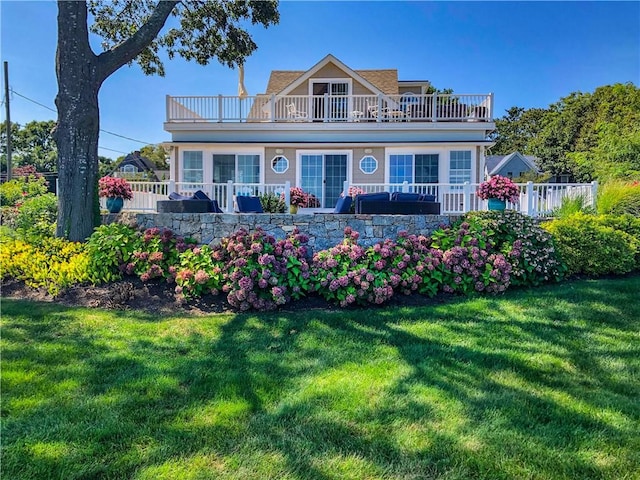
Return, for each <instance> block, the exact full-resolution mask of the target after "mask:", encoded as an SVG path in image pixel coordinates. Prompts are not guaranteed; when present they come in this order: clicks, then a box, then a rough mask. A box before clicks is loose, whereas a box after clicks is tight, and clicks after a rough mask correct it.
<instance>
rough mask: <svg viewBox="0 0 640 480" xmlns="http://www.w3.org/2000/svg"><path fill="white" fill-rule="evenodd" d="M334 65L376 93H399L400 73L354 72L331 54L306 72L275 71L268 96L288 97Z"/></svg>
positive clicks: (270, 78) (389, 70)
mask: <svg viewBox="0 0 640 480" xmlns="http://www.w3.org/2000/svg"><path fill="white" fill-rule="evenodd" d="M329 63H333V64H334V65H335V66H337V67H338V68H339V69H341V70H342V71H343V72H345V74H347V75H348V76H349V77H351V78H353V79H354V80H356V81H358V82H359V83H361V84H362V85H364V86H365V87H367V88H368V89H370V90H371V91H372V92H374V93H383V94H387V95H393V94H397V93H398V71H397V70H395V69H386V70H385V69H383V70H352V69H351V68H349V67H348V66H347V65H345V64H344V63H342V62H341V61H340V60H338V59H337V58H336V57H334V56H333V55H331V54H329V55H327V56H326V57H324V58H323V59H322V60H320V61H319V62H318V63H316V64H315V65H314V66H313V67H311V68H310V69H309V70H306V71H299V70H274V71H272V72H271V76H270V77H269V84H268V85H267V91H266V93H267V94H269V95H270V94H279V95H286V94H287V93H289V92H290V91H291V90H293V89H294V88H296V87H297V86H299V85H301V84H302V83H303V82H305V81H306V80H308V79H310V78H312V77H313V75H314V74H315V73H316V72H318V71H319V70H320V69H321V68H322V67H324V66H325V65H327V64H329Z"/></svg>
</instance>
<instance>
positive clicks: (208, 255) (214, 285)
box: [169, 245, 223, 298]
mask: <svg viewBox="0 0 640 480" xmlns="http://www.w3.org/2000/svg"><path fill="white" fill-rule="evenodd" d="M222 266H223V265H222V263H221V262H217V261H215V260H214V259H213V256H212V250H211V248H210V247H209V246H207V245H203V246H202V247H200V248H198V247H196V248H194V249H187V250H185V251H184V252H182V253H181V254H180V262H179V265H178V267H177V268H176V270H177V271H176V277H175V281H176V289H175V291H176V293H177V294H178V295H182V296H183V297H184V298H195V297H200V296H202V295H204V294H205V293H211V294H213V295H217V294H218V293H219V292H220V290H221V289H222V280H223V275H222V268H221V267H222ZM169 268H172V267H169Z"/></svg>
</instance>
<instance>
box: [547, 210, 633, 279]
mask: <svg viewBox="0 0 640 480" xmlns="http://www.w3.org/2000/svg"><path fill="white" fill-rule="evenodd" d="M543 226H544V228H545V229H547V230H548V231H549V232H551V234H552V235H553V237H554V239H555V241H556V245H557V247H558V251H559V252H560V255H561V257H562V259H563V261H564V262H565V263H566V265H567V268H568V273H569V274H585V275H592V276H598V275H606V274H624V273H628V272H630V271H632V270H633V269H634V267H635V256H636V254H637V252H638V242H637V241H636V240H635V239H634V237H632V236H631V235H629V234H628V233H625V232H623V231H621V230H616V229H614V228H613V227H610V226H606V225H604V224H603V223H601V221H600V220H598V219H597V218H596V217H594V216H591V215H585V214H583V213H578V214H574V215H572V216H570V217H568V218H566V219H560V220H554V221H552V222H549V223H546V224H544V225H543Z"/></svg>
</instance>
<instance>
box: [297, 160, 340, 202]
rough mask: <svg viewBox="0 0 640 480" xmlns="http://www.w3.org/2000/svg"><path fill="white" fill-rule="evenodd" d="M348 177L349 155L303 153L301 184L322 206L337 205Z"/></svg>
mask: <svg viewBox="0 0 640 480" xmlns="http://www.w3.org/2000/svg"><path fill="white" fill-rule="evenodd" d="M346 179H347V155H322V154H317V155H302V156H301V157H300V186H301V187H302V189H303V190H304V191H305V192H308V193H312V194H313V195H314V196H315V197H316V198H317V199H318V201H319V202H320V207H322V208H332V207H334V206H335V204H336V202H337V201H338V198H340V193H341V192H342V188H343V185H344V181H345V180H346Z"/></svg>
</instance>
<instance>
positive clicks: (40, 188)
mask: <svg viewBox="0 0 640 480" xmlns="http://www.w3.org/2000/svg"><path fill="white" fill-rule="evenodd" d="M45 193H47V181H46V180H45V178H44V177H38V176H36V175H29V176H24V177H17V178H15V179H13V180H11V181H9V182H5V183H3V184H1V185H0V205H3V206H19V204H20V203H22V202H23V201H24V200H26V199H28V198H32V197H37V196H40V195H44V194H45Z"/></svg>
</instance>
